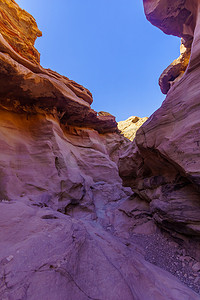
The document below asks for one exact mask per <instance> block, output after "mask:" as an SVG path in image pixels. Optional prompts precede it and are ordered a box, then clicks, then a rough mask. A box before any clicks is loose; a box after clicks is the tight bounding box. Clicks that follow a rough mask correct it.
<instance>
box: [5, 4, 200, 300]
mask: <svg viewBox="0 0 200 300" xmlns="http://www.w3.org/2000/svg"><path fill="white" fill-rule="evenodd" d="M144 8H145V13H146V16H147V19H148V20H149V21H150V22H152V23H153V24H154V25H156V26H158V27H159V28H160V29H161V30H163V31H164V32H165V33H168V34H174V35H178V36H179V37H181V38H183V39H184V40H182V41H183V43H182V46H181V47H182V48H183V47H185V48H184V51H183V52H182V53H181V57H180V58H178V59H177V60H176V61H175V62H173V63H172V64H171V65H170V66H169V67H168V68H167V69H166V70H165V71H164V72H163V74H162V75H161V77H160V86H161V89H162V90H163V92H166V93H167V97H166V99H165V101H164V102H163V104H162V106H161V107H160V109H158V110H157V111H156V112H155V113H154V114H153V115H152V116H151V117H150V118H139V117H136V116H132V117H130V118H129V119H128V120H126V121H123V122H120V123H118V124H117V122H116V120H115V117H114V116H112V115H111V114H109V113H105V112H100V113H97V112H95V111H94V110H93V109H91V106H90V105H91V104H92V102H93V97H92V94H91V92H90V91H89V90H88V89H86V88H85V87H83V86H81V85H79V84H78V83H76V82H74V81H72V80H70V79H69V78H67V77H65V76H62V75H60V74H58V73H56V72H55V71H52V70H50V69H44V68H43V67H42V66H41V65H40V55H39V53H38V51H37V50H36V49H35V47H34V42H35V40H36V38H37V37H38V36H40V35H41V32H40V31H39V29H38V27H37V24H36V21H35V20H34V18H33V17H32V16H31V15H30V14H28V13H27V12H26V11H24V10H22V9H21V8H20V7H19V6H18V5H17V4H16V2H15V1H14V0H11V1H9V0H1V1H0V29H1V33H0V84H1V86H0V299H2V300H19V299H20V300H22V299H23V300H36V299H37V300H40V299H41V300H65V299H68V300H85V299H96V300H97V299H98V300H129V299H134V300H147V299H148V300H169V299H171V300H180V299H181V300H188V299H190V300H197V299H200V296H199V293H200V247H199V245H200V244H199V242H200V218H199V212H200V193H199V191H200V188H199V186H200V175H199V174H200V173H199V170H200V151H199V150H200V149H199V133H200V126H199V88H198V86H199V81H198V78H199V76H198V72H199V63H198V58H199V2H198V1H195V0H194V1H181V0H180V1H176V3H171V1H167V0H160V1H154V0H145V1H144Z"/></svg>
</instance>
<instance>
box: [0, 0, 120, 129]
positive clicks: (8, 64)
mask: <svg viewBox="0 0 200 300" xmlns="http://www.w3.org/2000/svg"><path fill="white" fill-rule="evenodd" d="M6 15H8V16H10V17H9V19H8V20H7V17H5V16H6ZM20 16H21V17H22V19H20V21H18V18H20ZM6 20H7V21H6ZM18 23H19V30H18V27H17V28H16V26H17V25H16V24H18ZM27 24H28V25H27ZM10 27H11V28H15V30H16V32H17V34H18V35H19V37H16V36H14V38H13V35H14V33H13V32H11V29H10ZM13 30H14V29H13ZM39 33H40V31H39V30H38V29H37V25H36V23H35V21H34V19H33V18H32V16H30V15H29V14H27V13H26V12H24V11H22V10H21V9H20V8H19V6H18V5H17V4H16V3H15V2H14V1H7V0H2V1H1V4H0V81H1V89H0V97H1V103H0V108H5V109H7V110H8V109H9V110H10V111H14V112H26V113H27V115H28V114H30V113H31V114H32V113H43V114H51V115H53V116H54V117H55V118H57V119H58V120H59V121H60V122H61V123H62V124H64V125H65V124H67V125H76V126H84V127H90V128H94V129H96V130H98V131H99V132H114V131H117V123H116V121H115V117H113V116H97V113H96V112H95V111H94V110H92V109H91V107H90V104H91V103H92V101H93V99H92V95H91V93H90V92H89V91H88V90H87V89H86V88H84V87H83V86H81V85H79V84H77V83H76V82H74V81H72V80H69V79H68V78H67V77H65V76H61V75H59V74H58V73H56V72H54V71H51V70H49V69H48V70H46V69H44V68H42V67H41V66H40V65H39V64H38V62H39V59H37V62H36V59H35V56H34V53H35V52H34V51H33V55H31V56H30V55H28V53H29V51H28V50H27V47H32V48H31V49H34V47H33V44H34V41H35V38H36V37H37V36H38V35H39ZM18 40H19V44H20V46H17V45H18V44H17V45H15V44H16V43H18ZM20 47H21V48H22V49H23V51H25V52H26V53H27V55H26V56H25V55H24V52H23V51H22V50H21V48H20ZM35 62H36V63H35Z"/></svg>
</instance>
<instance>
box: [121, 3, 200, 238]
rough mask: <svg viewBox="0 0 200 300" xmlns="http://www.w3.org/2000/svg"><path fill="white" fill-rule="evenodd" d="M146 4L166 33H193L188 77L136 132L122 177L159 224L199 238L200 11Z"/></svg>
mask: <svg viewBox="0 0 200 300" xmlns="http://www.w3.org/2000/svg"><path fill="white" fill-rule="evenodd" d="M198 3H199V2H198ZM144 6H145V11H146V14H147V18H148V19H149V20H150V21H151V22H152V23H153V24H154V25H157V26H158V27H159V28H161V29H162V30H163V31H165V32H167V33H170V34H176V35H179V36H182V37H184V38H187V34H188V36H190V38H191V37H193V36H192V35H193V33H194V39H193V42H192V46H191V57H190V61H189V65H188V67H187V69H186V71H185V73H184V75H183V76H182V78H181V79H180V80H179V81H177V82H175V83H174V84H173V86H172V87H171V89H170V90H169V92H168V94H167V97H166V99H165V101H164V102H163V104H162V106H161V107H160V108H159V109H158V110H157V111H156V112H155V113H154V114H153V115H152V116H151V117H150V118H149V119H148V120H147V122H145V124H144V125H143V126H142V127H141V128H140V129H139V130H138V131H137V134H136V139H135V142H134V143H133V144H132V145H131V146H129V149H127V151H126V152H124V154H123V156H122V157H121V161H120V165H119V167H120V174H121V176H122V177H123V179H124V183H125V184H126V185H128V186H132V189H133V191H134V192H136V193H137V194H138V195H139V196H140V197H141V198H143V199H146V200H147V201H148V202H149V203H150V208H151V211H152V213H153V215H154V218H155V220H156V221H157V222H158V223H159V224H161V225H162V226H163V227H164V228H168V229H170V230H174V229H175V230H176V231H177V232H181V233H185V234H188V235H190V234H193V235H199V234H200V218H199V215H200V141H199V132H200V123H199V115H200V102H199V99H200V91H199V82H198V78H199V73H200V68H199V56H200V48H199V38H200V13H199V9H200V7H199V8H198V9H197V1H190V2H189V1H175V2H174V1H165V0H160V1H153V0H149V1H144ZM184 7H186V8H188V7H190V8H191V10H190V11H191V14H190V15H191V18H190V20H191V22H189V21H188V20H186V19H185V18H183V16H184V14H183V12H184V11H186V12H187V9H186V10H185V9H184ZM187 14H189V13H188V12H187V13H186V15H187ZM196 16H197V17H196ZM156 20H157V21H156ZM177 24H179V25H180V26H178V25H177ZM185 24H187V26H185ZM189 28H190V29H191V31H190V35H189ZM186 32H187V34H186ZM172 68H173V67H172ZM184 68H185V66H184Z"/></svg>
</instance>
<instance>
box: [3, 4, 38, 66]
mask: <svg viewBox="0 0 200 300" xmlns="http://www.w3.org/2000/svg"><path fill="white" fill-rule="evenodd" d="M0 29H1V34H2V36H3V37H4V38H5V40H6V41H7V42H8V43H9V44H10V46H11V47H12V48H13V49H14V50H15V51H16V52H17V53H19V54H20V55H21V56H23V57H24V58H26V59H28V60H30V61H31V62H33V63H39V62H40V54H39V52H38V51H37V50H36V49H35V47H34V43H35V40H36V38H37V37H39V36H41V35H42V33H41V31H40V30H39V29H38V27H37V24H36V22H35V19H34V18H33V17H32V16H31V15H30V14H28V13H27V12H26V11H25V10H22V9H21V8H20V7H19V6H18V5H17V4H16V3H15V1H13V0H3V1H1V2H0Z"/></svg>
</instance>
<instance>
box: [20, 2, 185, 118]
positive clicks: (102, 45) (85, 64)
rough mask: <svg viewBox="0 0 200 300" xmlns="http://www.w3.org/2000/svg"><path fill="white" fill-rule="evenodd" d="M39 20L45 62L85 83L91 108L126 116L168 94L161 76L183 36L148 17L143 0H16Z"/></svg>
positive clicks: (143, 112) (147, 111) (146, 112)
mask: <svg viewBox="0 0 200 300" xmlns="http://www.w3.org/2000/svg"><path fill="white" fill-rule="evenodd" d="M16 2H17V3H18V4H19V5H20V6H21V7H22V8H24V9H25V10H27V11H28V12H29V13H31V14H32V15H33V16H34V18H35V19H36V21H37V23H38V27H39V29H40V30H41V31H42V32H43V37H41V38H38V39H37V42H36V47H37V49H38V50H39V52H40V53H41V65H42V66H43V67H46V68H51V69H52V70H55V71H57V72H59V73H60V74H63V75H65V76H67V77H69V78H70V79H73V80H75V81H76V82H78V83H80V84H82V85H84V86H85V87H87V88H88V89H89V90H90V91H91V92H92V94H93V97H94V102H93V104H92V108H93V109H95V110H96V111H101V110H103V111H108V112H110V113H111V114H113V115H115V116H116V117H117V121H121V120H125V119H127V118H128V117H129V116H131V115H137V116H139V117H145V116H150V115H151V114H152V113H153V112H154V111H155V110H156V109H157V108H159V107H160V105H161V103H162V101H163V100H164V98H165V96H164V95H163V94H162V93H161V92H160V88H159V86H158V78H159V76H160V74H161V73H162V71H163V70H164V69H165V68H166V67H167V66H168V65H169V64H170V63H171V62H172V61H173V60H174V59H176V58H177V57H178V56H179V47H180V40H179V39H178V38H176V37H173V36H167V35H165V34H164V33H162V32H161V31H160V30H159V29H157V28H156V27H154V26H152V25H151V24H150V23H149V22H148V21H147V20H146V18H145V15H144V12H143V5H142V0H123V1H122V0H57V1H55V0H16Z"/></svg>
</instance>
